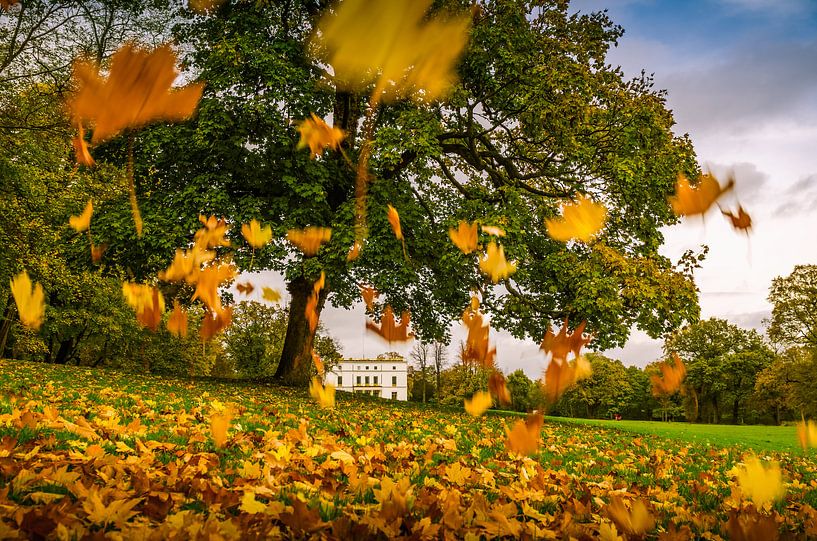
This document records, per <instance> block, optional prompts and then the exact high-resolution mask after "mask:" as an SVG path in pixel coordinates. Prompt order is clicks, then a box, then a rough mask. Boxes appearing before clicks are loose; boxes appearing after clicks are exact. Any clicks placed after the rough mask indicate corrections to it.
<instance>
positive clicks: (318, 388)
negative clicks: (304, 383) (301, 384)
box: [309, 378, 335, 409]
mask: <svg viewBox="0 0 817 541" xmlns="http://www.w3.org/2000/svg"><path fill="white" fill-rule="evenodd" d="M309 395H310V396H311V397H312V398H314V399H315V402H317V403H318V405H319V406H320V407H322V408H326V409H332V408H334V407H335V387H334V386H333V385H328V384H327V385H326V386H324V385H321V382H320V380H319V379H318V378H312V383H310V384H309Z"/></svg>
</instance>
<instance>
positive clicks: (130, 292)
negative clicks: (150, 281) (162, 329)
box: [122, 282, 165, 331]
mask: <svg viewBox="0 0 817 541" xmlns="http://www.w3.org/2000/svg"><path fill="white" fill-rule="evenodd" d="M122 294H123V295H124V297H125V300H126V301H127V303H128V304H129V305H130V307H131V308H133V309H134V311H135V312H136V320H137V321H138V322H139V323H140V324H141V325H142V326H144V327H148V328H149V329H151V330H153V331H155V330H156V329H157V328H158V327H159V323H160V322H161V320H162V314H164V312H165V298H164V296H162V293H161V292H160V291H159V289H158V288H156V287H153V286H149V285H146V284H134V283H131V282H123V283H122Z"/></svg>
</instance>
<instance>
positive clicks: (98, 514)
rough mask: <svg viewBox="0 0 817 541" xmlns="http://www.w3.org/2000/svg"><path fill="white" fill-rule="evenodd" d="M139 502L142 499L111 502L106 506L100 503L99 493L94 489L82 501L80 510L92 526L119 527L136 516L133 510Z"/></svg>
mask: <svg viewBox="0 0 817 541" xmlns="http://www.w3.org/2000/svg"><path fill="white" fill-rule="evenodd" d="M141 501H142V498H136V499H133V500H113V501H111V502H109V503H108V504H107V505H106V504H104V503H102V499H101V498H100V497H99V491H98V490H97V488H96V487H94V488H92V489H91V490H90V491H89V492H88V495H87V497H86V498H85V499H84V500H83V502H82V508H83V509H84V510H85V512H86V513H87V514H88V520H90V521H91V522H92V523H93V524H102V525H103V526H107V525H108V524H114V525H116V526H121V525H122V524H124V523H125V522H127V521H128V520H129V519H130V518H131V517H133V516H134V515H136V514H137V512H136V511H134V510H133V508H134V507H136V506H137V505H138V504H139V503H140V502H141Z"/></svg>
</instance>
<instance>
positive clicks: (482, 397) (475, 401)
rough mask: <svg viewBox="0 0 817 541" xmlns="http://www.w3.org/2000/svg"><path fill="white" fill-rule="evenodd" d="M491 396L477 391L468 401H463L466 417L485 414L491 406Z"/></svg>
mask: <svg viewBox="0 0 817 541" xmlns="http://www.w3.org/2000/svg"><path fill="white" fill-rule="evenodd" d="M492 402H493V401H492V400H491V395H490V394H489V393H486V392H485V391H477V392H475V393H474V395H473V396H472V397H471V398H470V400H469V399H466V400H465V411H466V412H468V415H471V416H473V417H479V416H480V415H482V414H483V413H485V412H486V411H487V410H488V408H490V407H491V404H492Z"/></svg>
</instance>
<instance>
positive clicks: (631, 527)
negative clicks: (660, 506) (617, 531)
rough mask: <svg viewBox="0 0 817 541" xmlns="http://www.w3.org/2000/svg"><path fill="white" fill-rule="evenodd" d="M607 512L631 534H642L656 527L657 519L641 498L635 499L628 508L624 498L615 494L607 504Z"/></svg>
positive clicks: (619, 525)
mask: <svg viewBox="0 0 817 541" xmlns="http://www.w3.org/2000/svg"><path fill="white" fill-rule="evenodd" d="M607 513H608V514H609V515H610V518H611V519H613V521H614V522H615V523H616V525H617V526H618V527H619V528H621V529H622V530H623V531H624V532H626V533H627V534H629V535H638V536H641V535H644V534H645V533H647V532H649V531H651V530H652V529H654V528H655V519H653V517H652V515H651V514H650V512H649V510H648V509H647V506H646V505H645V504H644V502H643V501H641V500H635V501H633V502H632V503H631V505H630V509H627V506H626V505H625V504H624V500H622V499H621V498H619V497H618V496H613V497H612V498H610V503H609V504H608V505H607Z"/></svg>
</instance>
